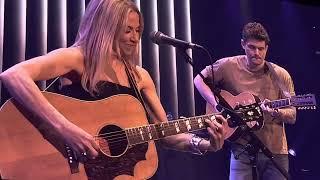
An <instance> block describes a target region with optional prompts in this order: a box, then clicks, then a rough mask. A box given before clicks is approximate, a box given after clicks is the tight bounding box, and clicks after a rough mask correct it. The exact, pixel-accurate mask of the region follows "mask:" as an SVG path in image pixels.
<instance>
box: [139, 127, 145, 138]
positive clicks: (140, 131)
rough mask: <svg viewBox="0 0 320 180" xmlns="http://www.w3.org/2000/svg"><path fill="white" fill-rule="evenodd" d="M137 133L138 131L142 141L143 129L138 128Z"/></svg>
mask: <svg viewBox="0 0 320 180" xmlns="http://www.w3.org/2000/svg"><path fill="white" fill-rule="evenodd" d="M139 133H140V136H141V139H142V140H143V141H144V137H143V131H142V130H141V128H139Z"/></svg>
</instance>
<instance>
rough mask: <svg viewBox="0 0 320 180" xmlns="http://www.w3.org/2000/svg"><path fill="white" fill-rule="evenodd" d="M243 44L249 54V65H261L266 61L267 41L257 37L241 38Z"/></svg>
mask: <svg viewBox="0 0 320 180" xmlns="http://www.w3.org/2000/svg"><path fill="white" fill-rule="evenodd" d="M241 45H242V48H243V49H244V51H245V53H246V55H247V59H248V63H249V64H248V65H251V66H259V65H261V64H263V63H264V61H265V57H266V54H267V50H268V45H266V42H265V41H261V40H256V39H248V40H247V41H243V40H241Z"/></svg>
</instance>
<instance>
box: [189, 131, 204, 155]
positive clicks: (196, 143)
mask: <svg viewBox="0 0 320 180" xmlns="http://www.w3.org/2000/svg"><path fill="white" fill-rule="evenodd" d="M202 140H204V139H203V138H200V137H199V136H197V135H195V134H193V135H192V137H191V139H190V145H191V150H192V152H191V153H192V154H197V155H204V154H205V153H206V152H207V150H206V151H203V152H202V151H201V150H200V142H201V141H202Z"/></svg>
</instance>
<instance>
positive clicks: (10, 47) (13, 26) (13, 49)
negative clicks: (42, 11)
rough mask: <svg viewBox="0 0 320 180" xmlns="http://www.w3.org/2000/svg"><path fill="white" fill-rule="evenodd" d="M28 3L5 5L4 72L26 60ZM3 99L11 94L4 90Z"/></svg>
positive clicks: (11, 1)
mask: <svg viewBox="0 0 320 180" xmlns="http://www.w3.org/2000/svg"><path fill="white" fill-rule="evenodd" d="M26 8H27V7H26V1H21V0H9V1H6V2H5V4H4V9H5V14H4V39H3V59H4V62H3V70H6V69H8V68H9V67H11V66H13V65H15V64H17V63H18V62H21V61H24V60H25V46H26ZM1 93H2V97H3V98H4V99H7V98H8V97H9V94H8V92H7V90H6V89H3V91H2V92H1Z"/></svg>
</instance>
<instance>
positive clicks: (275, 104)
mask: <svg viewBox="0 0 320 180" xmlns="http://www.w3.org/2000/svg"><path fill="white" fill-rule="evenodd" d="M266 105H267V106H269V107H270V108H273V109H278V108H284V107H288V106H291V101H290V98H286V99H279V100H274V101H270V102H267V103H266Z"/></svg>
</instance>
